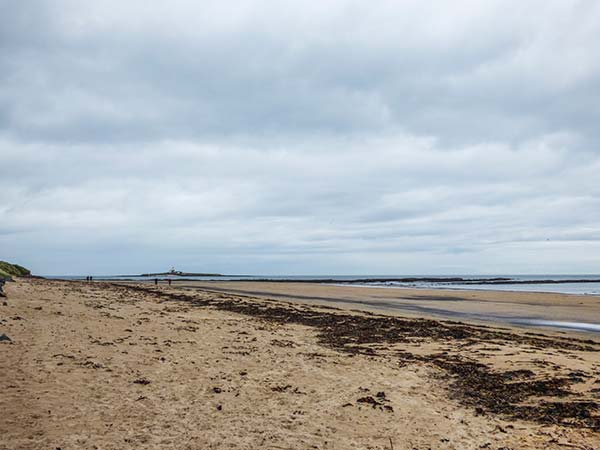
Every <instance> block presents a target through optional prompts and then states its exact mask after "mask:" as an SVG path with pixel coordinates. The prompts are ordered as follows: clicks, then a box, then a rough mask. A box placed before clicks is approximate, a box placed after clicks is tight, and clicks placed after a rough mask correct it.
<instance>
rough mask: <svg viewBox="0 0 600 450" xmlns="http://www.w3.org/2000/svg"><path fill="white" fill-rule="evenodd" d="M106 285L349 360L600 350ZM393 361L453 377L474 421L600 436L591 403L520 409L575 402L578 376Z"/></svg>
mask: <svg viewBox="0 0 600 450" xmlns="http://www.w3.org/2000/svg"><path fill="white" fill-rule="evenodd" d="M108 285H109V286H111V287H113V288H114V287H117V288H122V289H129V290H132V291H136V292H142V293H144V294H150V295H153V296H155V297H157V298H160V299H163V300H175V301H182V302H187V303H191V304H194V305H196V306H201V307H212V308H216V309H219V310H224V311H229V312H234V313H239V314H244V315H247V316H253V317H259V318H261V319H263V320H269V321H273V322H277V323H295V324H300V325H306V326H310V327H313V328H316V329H317V330H318V333H319V334H318V337H319V340H320V342H321V343H322V344H323V345H326V346H327V347H330V348H333V349H335V350H338V351H341V352H345V353H349V354H365V355H371V356H376V355H377V353H376V352H375V351H374V350H373V349H372V348H369V347H365V345H367V344H375V343H378V344H381V343H388V344H393V343H402V342H413V343H414V342H416V341H418V340H420V339H425V338H429V339H434V340H439V341H445V342H449V341H453V340H455V341H458V342H460V344H461V345H463V346H464V345H469V344H474V343H478V342H482V341H487V342H490V341H502V340H509V341H513V342H516V343H519V344H526V345H531V346H534V347H537V348H558V349H565V350H579V351H599V349H598V347H597V344H596V343H595V342H594V341H591V340H575V339H574V340H571V342H569V341H566V340H560V339H554V338H550V337H547V338H542V337H538V336H539V335H536V336H526V335H519V334H515V333H510V332H505V331H495V330H492V329H487V328H486V327H478V326H470V325H466V324H462V323H453V324H452V325H449V324H445V323H442V322H440V321H436V320H430V319H403V318H398V317H390V316H378V315H374V314H370V313H363V312H361V314H360V315H355V314H347V313H344V312H343V311H341V310H337V309H336V308H331V307H328V308H326V309H331V310H335V311H336V312H325V311H317V310H315V308H310V307H305V308H303V309H300V308H297V307H296V306H295V305H285V306H284V305H281V304H278V303H277V302H274V301H268V300H264V299H258V298H257V299H254V298H252V297H241V296H238V295H225V294H223V295H218V294H216V295H215V294H214V293H210V294H213V295H215V296H214V297H213V298H210V299H200V298H196V297H193V296H189V295H186V294H182V293H168V292H164V291H157V290H154V289H152V288H146V287H140V286H125V285H122V284H108ZM593 345H595V346H593ZM398 358H399V359H401V360H402V361H405V362H423V363H428V364H432V365H433V366H435V367H438V368H440V369H442V370H443V371H444V372H445V373H447V374H448V376H449V377H450V382H449V388H450V392H451V394H452V397H453V398H455V399H457V400H459V401H460V402H461V403H463V404H464V405H466V406H469V407H473V408H475V411H476V412H477V413H479V414H486V413H493V414H500V415H503V416H506V417H510V418H515V419H524V420H529V421H533V422H537V423H541V424H560V425H563V426H570V427H578V428H591V429H594V430H600V417H599V416H597V415H595V414H594V413H595V412H596V411H598V409H599V406H598V404H597V403H596V402H593V401H571V402H567V401H560V402H558V401H540V402H539V403H538V404H533V405H532V404H527V405H523V404H522V403H523V402H524V401H527V400H531V399H534V398H538V397H548V396H554V397H568V396H570V395H572V394H571V391H570V390H569V388H570V386H571V385H573V384H575V383H579V382H582V381H583V378H582V377H581V374H569V375H568V376H566V377H554V378H549V379H545V380H535V379H532V378H533V377H534V376H535V374H534V373H533V372H531V371H529V370H520V371H504V372H494V371H492V370H490V369H489V368H488V367H487V366H486V365H484V364H481V363H477V362H473V361H468V360H465V359H461V358H458V357H456V356H449V355H446V354H435V355H429V356H421V355H414V354H411V353H409V352H405V351H402V352H399V353H398Z"/></svg>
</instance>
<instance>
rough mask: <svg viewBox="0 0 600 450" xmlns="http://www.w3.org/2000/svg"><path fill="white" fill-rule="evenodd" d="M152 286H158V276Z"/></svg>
mask: <svg viewBox="0 0 600 450" xmlns="http://www.w3.org/2000/svg"><path fill="white" fill-rule="evenodd" d="M154 286H158V278H155V279H154Z"/></svg>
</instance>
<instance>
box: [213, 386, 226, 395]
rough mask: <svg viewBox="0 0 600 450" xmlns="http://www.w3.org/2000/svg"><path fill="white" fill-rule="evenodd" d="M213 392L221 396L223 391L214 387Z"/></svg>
mask: <svg viewBox="0 0 600 450" xmlns="http://www.w3.org/2000/svg"><path fill="white" fill-rule="evenodd" d="M212 390H213V392H214V393H215V394H220V393H221V392H223V390H222V389H221V388H220V387H214V388H212Z"/></svg>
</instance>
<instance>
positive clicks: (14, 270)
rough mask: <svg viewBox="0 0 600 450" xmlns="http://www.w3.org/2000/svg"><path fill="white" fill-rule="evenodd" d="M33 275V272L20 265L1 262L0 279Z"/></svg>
mask: <svg viewBox="0 0 600 450" xmlns="http://www.w3.org/2000/svg"><path fill="white" fill-rule="evenodd" d="M26 275H31V272H30V271H29V270H28V269H26V268H25V267H22V266H19V265H18V264H11V263H8V262H6V261H0V279H2V278H12V277H22V276H26Z"/></svg>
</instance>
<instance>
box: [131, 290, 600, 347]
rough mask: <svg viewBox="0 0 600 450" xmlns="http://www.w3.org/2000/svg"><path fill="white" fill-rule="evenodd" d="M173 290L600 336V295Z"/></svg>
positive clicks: (485, 291) (404, 291)
mask: <svg viewBox="0 0 600 450" xmlns="http://www.w3.org/2000/svg"><path fill="white" fill-rule="evenodd" d="M123 284H134V285H135V284H136V283H135V282H124V283H123ZM137 284H140V285H146V284H147V283H137ZM173 289H180V290H190V289H191V290H193V289H205V290H212V291H214V292H221V293H231V294H236V295H248V296H256V297H261V298H267V299H275V300H283V301H289V302H292V303H304V304H309V305H315V304H323V305H330V306H335V307H339V308H342V309H348V308H356V309H360V310H365V311H371V312H378V313H385V314H393V315H400V316H410V317H427V318H432V319H437V320H439V319H442V320H454V321H463V322H467V323H476V324H481V325H485V324H487V325H496V326H505V327H509V328H521V329H533V330H536V329H540V330H547V331H549V332H556V333H561V332H567V333H574V334H584V335H588V336H591V335H597V333H598V331H599V328H600V296H586V297H582V296H579V295H573V294H556V293H534V292H522V291H519V292H512V291H491V290H471V289H468V290H448V289H422V288H404V287H402V288H396V289H395V288H391V287H390V288H382V289H363V288H362V287H358V286H345V285H328V284H316V283H313V284H310V283H258V282H240V281H235V282H227V281H222V282H203V281H190V282H178V281H174V282H173ZM575 324H581V326H579V327H578V326H576V325H575Z"/></svg>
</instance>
